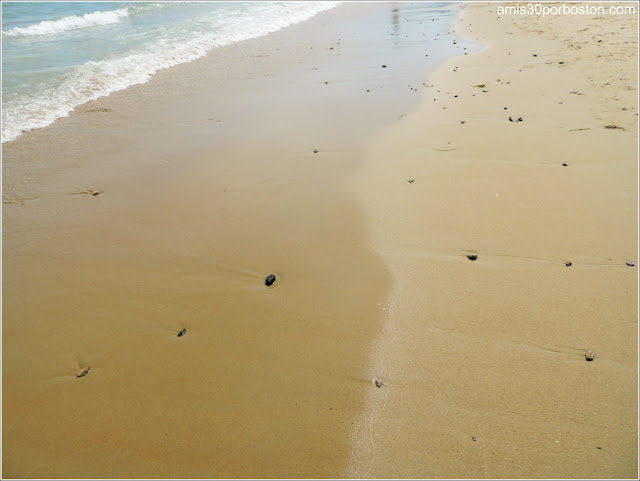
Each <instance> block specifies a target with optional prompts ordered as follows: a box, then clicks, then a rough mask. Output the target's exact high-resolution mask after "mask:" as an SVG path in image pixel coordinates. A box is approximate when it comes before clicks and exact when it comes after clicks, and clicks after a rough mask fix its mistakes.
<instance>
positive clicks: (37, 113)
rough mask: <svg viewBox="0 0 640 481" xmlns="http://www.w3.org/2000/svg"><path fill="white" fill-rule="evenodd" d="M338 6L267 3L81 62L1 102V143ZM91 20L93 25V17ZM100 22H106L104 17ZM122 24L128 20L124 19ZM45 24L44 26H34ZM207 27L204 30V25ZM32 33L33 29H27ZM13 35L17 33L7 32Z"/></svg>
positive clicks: (316, 3) (327, 3) (329, 3)
mask: <svg viewBox="0 0 640 481" xmlns="http://www.w3.org/2000/svg"><path fill="white" fill-rule="evenodd" d="M339 3H341V2H324V1H323V2H281V3H280V4H279V6H278V8H277V10H276V9H275V7H274V6H273V5H272V4H270V3H254V4H251V8H249V9H248V10H245V11H242V12H240V11H239V12H234V14H233V15H227V16H222V17H221V16H219V15H218V16H216V17H214V18H215V20H212V22H213V23H212V24H211V25H212V26H211V28H200V29H199V30H198V31H190V32H181V33H180V34H178V33H176V32H172V33H171V34H169V35H166V36H164V37H160V38H156V39H155V40H153V41H150V42H147V43H144V44H143V45H140V46H138V47H136V49H135V50H132V51H128V52H127V53H126V54H124V55H120V56H112V57H110V58H108V59H104V60H100V61H89V62H85V63H83V64H81V65H78V66H76V67H74V68H73V69H72V70H71V71H69V72H67V73H66V74H65V75H64V76H63V77H62V78H61V79H59V81H58V82H57V84H56V85H55V86H51V87H47V88H45V89H42V90H38V91H36V92H32V93H29V94H26V95H22V96H20V97H19V98H15V99H8V100H7V101H6V102H4V105H3V109H2V124H3V125H2V142H3V143H4V142H8V141H10V140H13V139H15V138H16V137H18V136H19V135H20V134H21V133H23V132H26V131H29V130H33V129H37V128H41V127H45V126H47V125H50V124H51V123H53V122H54V121H55V120H56V119H58V118H61V117H66V116H67V115H69V112H71V111H73V110H74V109H75V108H76V107H77V106H79V105H81V104H84V103H86V102H89V101H91V100H95V99H97V98H100V97H104V96H106V95H109V94H111V93H113V92H116V91H118V90H123V89H125V88H127V87H129V86H132V85H137V84H142V83H145V82H147V81H148V80H149V79H150V78H151V77H152V76H153V75H154V74H155V73H156V72H158V71H160V70H163V69H166V68H170V67H173V66H175V65H179V64H182V63H186V62H191V61H193V60H196V59H197V58H200V57H203V56H204V55H206V54H207V52H208V51H210V50H211V49H213V48H216V47H221V46H224V45H229V44H232V43H236V42H240V41H243V40H248V39H251V38H257V37H262V36H265V35H268V34H270V33H272V32H276V31H278V30H280V29H282V28H284V27H287V26H289V25H293V24H295V23H299V22H302V21H305V20H308V19H310V18H311V17H313V16H315V15H316V14H318V13H320V12H322V11H324V10H328V9H331V8H333V7H335V6H336V5H338V4H339ZM114 12H120V13H117V14H116V15H113V16H111V17H110V18H111V19H112V20H114V19H116V18H120V17H118V15H120V16H123V15H124V13H122V12H126V10H112V11H110V12H109V11H107V12H101V13H102V14H107V13H110V14H113V13H114ZM96 13H98V12H96ZM88 15H94V14H88ZM127 15H128V14H127ZM86 16H87V15H85V16H82V17H76V18H84V17H86ZM93 18H94V20H95V18H96V17H93ZM100 18H102V19H103V20H106V18H107V17H105V16H102V17H100ZM122 18H126V15H124V16H123V17H122ZM61 20H62V19H60V20H58V21H55V22H60V21H61ZM55 22H53V21H52V22H48V23H49V24H51V23H55ZM44 23H47V22H41V23H40V24H38V25H42V24H44ZM61 26H62V24H57V27H56V28H61ZM205 26H206V27H208V25H207V24H205ZM35 27H36V25H33V26H31V27H25V29H28V28H35ZM201 27H202V26H201ZM15 30H17V28H14V29H13V30H11V31H15Z"/></svg>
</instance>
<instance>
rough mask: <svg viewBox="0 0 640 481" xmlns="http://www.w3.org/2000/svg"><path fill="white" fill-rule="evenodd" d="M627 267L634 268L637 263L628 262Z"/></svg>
mask: <svg viewBox="0 0 640 481" xmlns="http://www.w3.org/2000/svg"><path fill="white" fill-rule="evenodd" d="M627 265H628V266H629V267H633V266H635V265H636V264H635V262H631V261H629V262H627Z"/></svg>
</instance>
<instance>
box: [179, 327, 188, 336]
mask: <svg viewBox="0 0 640 481" xmlns="http://www.w3.org/2000/svg"><path fill="white" fill-rule="evenodd" d="M186 333H187V330H186V329H182V331H180V332H179V333H178V337H182V336H184V335H185V334H186Z"/></svg>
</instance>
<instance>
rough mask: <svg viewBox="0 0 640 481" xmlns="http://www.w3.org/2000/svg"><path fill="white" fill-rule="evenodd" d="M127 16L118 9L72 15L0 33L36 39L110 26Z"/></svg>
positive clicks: (126, 11)
mask: <svg viewBox="0 0 640 481" xmlns="http://www.w3.org/2000/svg"><path fill="white" fill-rule="evenodd" d="M128 16H129V10H127V9H126V8H120V9H118V10H107V11H104V12H93V13H87V14H85V15H72V16H68V17H63V18H59V19H57V20H45V21H43V22H40V23H36V24H34V25H29V26H26V27H16V28H12V29H11V30H7V31H6V32H2V34H3V35H6V36H7V37H37V36H41V35H55V34H58V33H62V32H68V31H69V30H79V29H83V28H91V27H99V26H104V25H112V24H114V23H118V22H121V21H123V20H124V19H125V18H127V17H128Z"/></svg>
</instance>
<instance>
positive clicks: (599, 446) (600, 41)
mask: <svg viewBox="0 0 640 481" xmlns="http://www.w3.org/2000/svg"><path fill="white" fill-rule="evenodd" d="M599 41H600V42H602V40H599ZM598 449H602V448H601V447H600V446H598Z"/></svg>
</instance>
